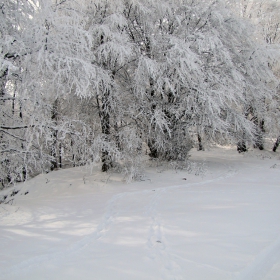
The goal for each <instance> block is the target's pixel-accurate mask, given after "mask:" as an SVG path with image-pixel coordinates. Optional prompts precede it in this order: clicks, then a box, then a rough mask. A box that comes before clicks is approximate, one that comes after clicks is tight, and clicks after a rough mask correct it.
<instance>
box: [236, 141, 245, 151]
mask: <svg viewBox="0 0 280 280" xmlns="http://www.w3.org/2000/svg"><path fill="white" fill-rule="evenodd" d="M237 151H238V152H239V153H245V152H247V147H246V143H245V141H243V140H241V141H239V142H238V143H237Z"/></svg>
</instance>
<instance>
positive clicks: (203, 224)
mask: <svg viewBox="0 0 280 280" xmlns="http://www.w3.org/2000/svg"><path fill="white" fill-rule="evenodd" d="M192 160H193V161H194V162H198V163H199V162H205V166H206V172H205V173H204V175H203V176H202V174H200V175H195V174H189V173H188V172H186V171H175V170H168V169H166V168H164V167H163V166H158V167H151V168H148V169H147V171H146V174H145V177H144V178H143V181H141V182H134V183H131V184H126V183H124V182H123V181H122V177H121V176H120V175H117V174H110V175H109V174H101V173H100V172H95V171H94V172H93V173H92V174H91V173H90V171H89V170H87V169H86V168H85V167H83V168H71V169H65V170H61V171H55V172H52V173H49V174H41V175H39V176H37V177H36V178H34V179H32V180H30V181H29V182H27V183H25V184H21V185H18V186H16V187H15V190H19V192H18V193H17V194H16V195H13V196H12V194H11V191H12V190H11V189H10V190H5V191H2V192H1V193H0V195H1V196H2V197H3V196H4V195H8V196H7V197H6V199H5V202H6V204H4V203H2V204H0V279H5V280H8V279H28V280H31V279H36V280H37V279H59V280H61V279H62V280H63V279H67V280H68V279H91V280H92V279H94V280H95V279H96V280H102V279H106V280H117V279H120V280H126V279H129V280H134V279H135V280H136V279H139V280H140V279H141V280H144V279H145V280H148V279H151V280H157V279H166V280H167V279H168V280H169V279H170V280H171V279H172V280H174V279H176V280H179V279H180V280H181V279H182V280H188V279H190V280H198V279H201V280H206V279H207V280H211V279H213V280H219V279H221V280H227V279H236V280H237V279H244V280H249V279H262V280H263V279H266V280H268V279H273V280H278V279H280V155H279V152H278V153H276V154H275V153H272V152H268V151H264V152H261V151H251V152H250V153H249V154H247V155H240V154H238V153H237V152H236V150H235V149H229V148H228V149H225V148H212V149H211V150H210V151H204V152H197V151H192ZM7 202H8V203H7Z"/></svg>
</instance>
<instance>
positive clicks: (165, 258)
mask: <svg viewBox="0 0 280 280" xmlns="http://www.w3.org/2000/svg"><path fill="white" fill-rule="evenodd" d="M235 173H236V171H232V170H231V169H230V170H228V171H227V172H225V174H223V175H221V176H218V177H216V178H213V179H209V180H205V181H202V182H196V183H188V184H181V185H174V186H167V187H162V188H157V189H156V191H157V192H158V193H161V192H165V191H167V190H173V189H177V188H188V187H192V186H199V185H206V184H209V183H212V182H217V181H220V180H223V179H226V178H228V177H231V176H233V175H234V174H235ZM150 193H151V190H141V191H133V192H123V193H119V194H116V195H114V196H113V197H112V198H111V199H110V200H109V201H108V203H107V206H106V210H105V213H104V214H103V218H102V221H101V222H100V223H99V225H98V226H97V229H96V230H95V231H94V232H93V233H91V234H89V235H87V236H85V237H84V238H82V239H80V240H78V241H76V242H74V243H73V244H72V245H70V246H69V248H66V249H64V250H61V251H58V252H52V253H48V254H43V255H39V256H35V257H31V258H29V259H27V260H24V261H22V262H20V263H18V264H15V265H12V266H11V267H9V268H6V269H3V270H2V271H0V279H1V278H2V279H5V277H6V276H9V275H17V274H19V273H22V272H24V271H28V270H29V269H32V267H37V266H39V265H40V264H42V263H44V262H48V261H56V260H61V259H64V258H66V257H68V256H69V255H72V254H74V253H76V252H78V251H80V250H82V249H83V248H85V247H86V246H87V245H88V244H89V243H91V242H92V241H95V240H98V239H100V238H101V237H102V236H103V235H104V234H105V233H106V232H107V231H108V230H109V229H110V227H111V226H112V224H113V223H114V220H115V219H116V217H117V214H118V212H117V203H118V202H119V201H120V200H121V199H122V198H124V197H125V196H127V195H138V194H150ZM159 198H160V195H159V194H157V195H156V196H155V201H154V204H153V206H152V210H151V213H154V218H153V217H152V226H151V228H150V233H151V235H150V238H149V239H150V240H152V239H153V238H152V236H154V237H155V238H157V237H160V236H161V235H162V226H161V224H160V222H159V220H158V218H157V217H156V215H155V213H156V202H158V201H159ZM152 203H153V202H152ZM152 232H154V234H152ZM162 239H163V238H162ZM158 241H160V240H158ZM151 242H152V241H151ZM161 242H162V241H161ZM161 242H156V243H157V244H156V245H157V247H154V249H153V250H154V251H155V255H156V256H157V257H158V259H160V260H161V263H162V264H163V265H164V268H165V271H171V272H172V271H173V274H174V272H176V274H177V277H179V276H178V275H179V272H180V267H178V265H177V264H176V262H174V261H173V260H172V257H171V256H170V255H169V254H168V253H167V252H166V250H165V245H164V243H161ZM151 244H152V243H151ZM151 244H150V245H151ZM150 245H149V241H148V246H149V247H150V248H152V247H153V246H150ZM158 245H159V246H158ZM160 248H162V249H160ZM159 250H161V251H159ZM171 274H172V273H171ZM168 275H169V276H170V274H168ZM163 277H165V278H163V279H175V280H181V279H182V278H174V276H171V277H173V278H166V275H163Z"/></svg>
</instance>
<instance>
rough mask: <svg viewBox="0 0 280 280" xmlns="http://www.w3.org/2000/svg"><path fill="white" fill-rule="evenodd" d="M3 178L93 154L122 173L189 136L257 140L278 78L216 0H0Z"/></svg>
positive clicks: (181, 153) (81, 161)
mask: <svg viewBox="0 0 280 280" xmlns="http://www.w3.org/2000/svg"><path fill="white" fill-rule="evenodd" d="M0 9H1V10H0V12H1V13H2V16H1V19H0V24H1V37H0V44H1V45H0V47H1V57H0V66H1V72H0V81H1V83H0V86H1V97H0V98H1V100H0V106H1V127H0V137H1V138H0V139H1V140H0V141H1V142H0V145H1V173H0V177H1V183H2V185H3V186H6V185H8V184H11V183H13V182H16V181H22V180H25V179H27V178H28V177H29V176H32V175H35V174H36V173H38V172H49V171H51V170H54V169H57V168H61V167H63V166H77V165H85V164H91V163H96V162H100V163H101V169H102V171H108V170H109V169H112V168H113V169H114V168H115V169H118V170H121V171H122V172H124V174H125V176H126V178H127V180H133V179H136V178H137V177H138V176H140V174H141V169H142V167H143V159H144V156H145V151H146V150H147V153H148V154H149V156H150V157H151V158H157V159H159V160H167V161H185V160H186V159H187V158H188V152H189V150H190V149H191V148H192V147H193V144H194V143H195V142H196V141H199V144H200V147H202V145H203V143H207V142H214V143H221V144H223V143H235V144H237V143H244V144H248V143H257V142H258V141H261V137H260V135H261V134H262V133H264V132H263V131H261V130H260V123H262V124H263V127H264V126H265V124H266V123H268V122H269V120H270V118H271V108H272V107H273V106H274V103H273V101H274V100H275V94H274V90H275V77H274V75H273V73H272V71H271V69H270V68H269V67H268V63H267V60H266V57H267V54H266V53H265V50H264V48H262V51H260V50H259V46H258V42H257V41H256V40H254V39H253V38H252V36H251V34H252V30H251V27H250V26H249V25H248V24H247V23H245V22H244V21H242V20H241V19H240V18H239V17H237V16H234V15H233V14H232V13H231V12H230V11H229V10H228V9H227V8H226V7H225V6H224V4H223V3H221V2H219V1H210V0H209V1H196V0H195V1H193V0H192V1H188V0H184V1H176V0H174V1H165V0H157V1H147V0H144V1H136V0H135V1H133V0H131V1H130V0H117V1H114V2H113V3H112V1H86V0H85V1H79V3H77V2H76V1H72V0H68V1H58V0H57V1H34V2H33V1H26V2H24V3H23V2H22V1H11V0H10V1H6V2H5V3H4V4H1V6H0Z"/></svg>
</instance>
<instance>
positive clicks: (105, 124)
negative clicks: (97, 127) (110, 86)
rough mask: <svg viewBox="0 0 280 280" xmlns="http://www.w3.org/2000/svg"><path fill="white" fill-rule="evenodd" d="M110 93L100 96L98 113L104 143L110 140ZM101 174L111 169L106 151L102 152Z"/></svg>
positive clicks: (110, 159)
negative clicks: (100, 105) (100, 104)
mask: <svg viewBox="0 0 280 280" xmlns="http://www.w3.org/2000/svg"><path fill="white" fill-rule="evenodd" d="M109 96H110V91H109V90H107V91H106V92H105V93H104V95H103V96H102V107H101V111H100V122H101V129H102V133H103V134H104V136H105V141H108V142H109V138H110V113H109V112H110V106H109ZM101 160H102V168H101V170H102V172H107V171H108V170H109V169H110V168H111V167H112V165H113V164H112V157H111V155H110V154H109V152H108V150H103V151H102V156H101Z"/></svg>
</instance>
